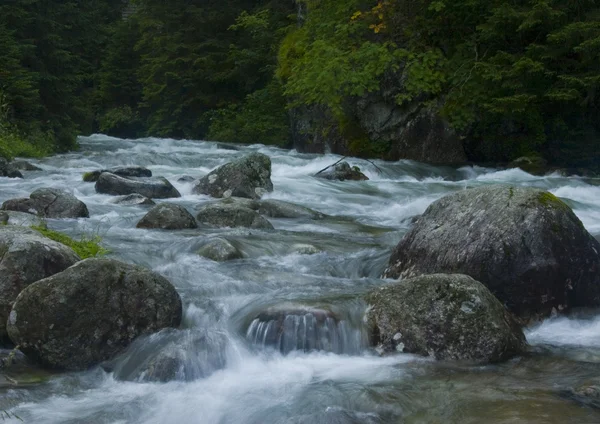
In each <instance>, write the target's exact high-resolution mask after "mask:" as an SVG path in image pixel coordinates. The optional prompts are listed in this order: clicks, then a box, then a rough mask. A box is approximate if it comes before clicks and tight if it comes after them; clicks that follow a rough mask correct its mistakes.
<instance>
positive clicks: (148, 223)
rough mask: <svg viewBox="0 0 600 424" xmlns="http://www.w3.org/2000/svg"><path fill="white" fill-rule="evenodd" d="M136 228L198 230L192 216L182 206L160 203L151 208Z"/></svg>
mask: <svg viewBox="0 0 600 424" xmlns="http://www.w3.org/2000/svg"><path fill="white" fill-rule="evenodd" d="M137 228H160V229H163V230H183V229H186V228H198V225H197V224H196V220H195V219H194V217H193V216H192V214H191V213H189V212H188V211H187V209H186V208H184V207H183V206H180V205H172V204H169V203H161V204H160V205H157V206H155V207H153V208H152V209H151V210H150V212H148V213H147V214H146V215H145V216H144V217H143V218H142V219H141V220H140V222H138V224H137Z"/></svg>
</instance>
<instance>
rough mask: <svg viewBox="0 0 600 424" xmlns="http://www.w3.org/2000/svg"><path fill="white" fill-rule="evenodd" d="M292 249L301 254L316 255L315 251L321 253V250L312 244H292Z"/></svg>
mask: <svg viewBox="0 0 600 424" xmlns="http://www.w3.org/2000/svg"><path fill="white" fill-rule="evenodd" d="M292 251H294V252H296V253H299V254H301V255H316V254H317V253H321V250H320V249H319V248H318V247H316V246H313V245H312V244H303V243H297V244H294V245H292Z"/></svg>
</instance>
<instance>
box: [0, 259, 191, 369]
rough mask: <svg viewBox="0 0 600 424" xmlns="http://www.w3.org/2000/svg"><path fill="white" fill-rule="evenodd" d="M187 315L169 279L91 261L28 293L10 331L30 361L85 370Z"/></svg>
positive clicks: (17, 308)
mask: <svg viewBox="0 0 600 424" xmlns="http://www.w3.org/2000/svg"><path fill="white" fill-rule="evenodd" d="M181 313H182V310H181V299H180V297H179V295H178V294H177V291H176V290H175V288H174V287H173V286H172V285H171V283H169V281H167V280H166V279H165V278H164V277H162V276H160V275H158V274H156V273H154V272H152V271H150V270H147V269H144V268H141V267H137V266H133V265H129V264H125V263H122V262H118V261H116V260H113V259H86V260H84V261H81V262H79V263H78V264H76V265H74V266H72V267H70V268H68V269H67V270H65V271H63V272H61V273H58V274H55V275H53V276H52V277H49V278H46V279H43V280H40V281H38V282H36V283H34V284H32V285H30V286H29V287H27V288H26V289H25V290H23V291H22V292H21V294H20V295H19V296H18V297H17V300H16V302H15V303H14V306H13V308H12V310H11V312H10V315H9V319H8V323H7V329H8V334H9V337H10V339H11V340H12V341H13V342H14V343H15V344H16V345H19V346H20V349H21V350H22V351H23V352H24V353H25V354H26V355H27V356H28V357H30V358H33V359H35V360H37V361H38V362H40V363H41V364H43V365H45V366H47V367H50V368H57V369H66V370H83V369H86V368H89V367H91V366H94V365H96V364H98V363H100V362H102V361H105V360H108V359H110V358H112V357H113V356H114V355H116V354H117V353H119V352H120V351H121V350H123V349H124V348H125V347H127V346H128V345H129V344H130V343H131V342H132V341H133V340H134V339H135V338H136V337H138V336H140V335H142V334H149V333H154V332H156V331H158V330H160V329H163V328H167V327H178V326H179V324H180V322H181Z"/></svg>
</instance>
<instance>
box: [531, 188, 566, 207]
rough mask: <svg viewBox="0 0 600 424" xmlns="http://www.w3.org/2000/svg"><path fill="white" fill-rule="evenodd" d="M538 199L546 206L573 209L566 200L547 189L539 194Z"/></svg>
mask: <svg viewBox="0 0 600 424" xmlns="http://www.w3.org/2000/svg"><path fill="white" fill-rule="evenodd" d="M538 201H539V202H540V203H541V204H542V205H544V206H551V207H554V208H557V209H563V210H568V211H571V208H570V207H569V206H568V205H567V204H566V203H565V202H563V201H562V200H560V199H559V198H558V197H556V196H555V195H554V194H552V193H549V192H547V191H544V192H542V193H540V194H538Z"/></svg>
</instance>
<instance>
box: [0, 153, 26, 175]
mask: <svg viewBox="0 0 600 424" xmlns="http://www.w3.org/2000/svg"><path fill="white" fill-rule="evenodd" d="M0 177H8V178H23V174H21V173H20V172H19V170H18V169H17V168H16V167H15V166H14V164H13V163H12V162H8V161H7V160H6V159H4V158H2V157H0Z"/></svg>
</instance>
